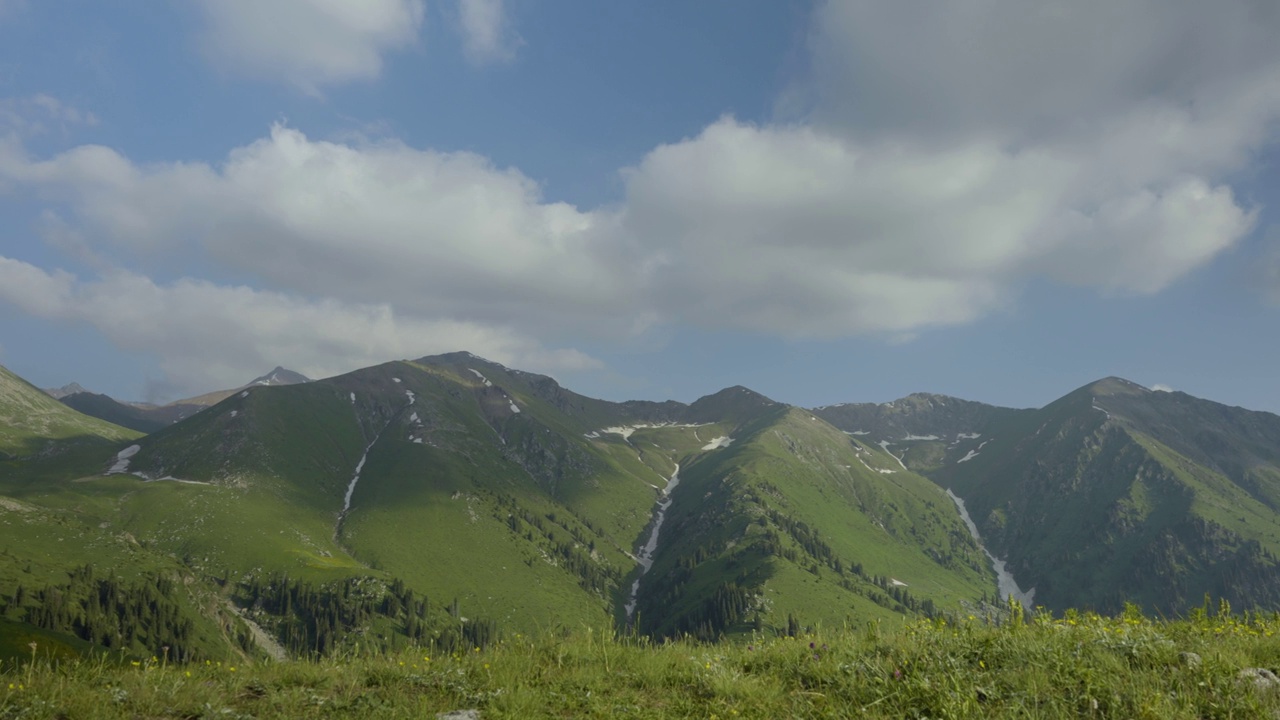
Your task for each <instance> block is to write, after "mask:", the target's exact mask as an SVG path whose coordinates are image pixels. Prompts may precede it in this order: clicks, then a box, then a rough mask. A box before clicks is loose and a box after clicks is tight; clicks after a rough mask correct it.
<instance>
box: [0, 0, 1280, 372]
mask: <svg viewBox="0 0 1280 720" xmlns="http://www.w3.org/2000/svg"><path fill="white" fill-rule="evenodd" d="M922 2H923V0H920V1H917V0H907V1H906V2H904V3H898V4H885V3H878V2H875V3H873V2H859V1H853V0H851V1H849V2H830V3H826V4H823V5H821V6H819V8H818V9H817V11H816V17H815V24H814V28H815V29H814V36H813V41H812V43H813V65H814V67H815V71H814V75H813V78H812V81H811V87H810V90H811V97H812V98H813V108H812V112H811V113H810V115H809V117H808V119H806V120H805V121H803V122H795V123H790V124H786V123H763V124H756V123H748V122H742V121H739V120H737V119H734V118H732V117H724V118H720V119H718V120H716V121H714V122H712V123H710V124H709V125H707V126H706V127H705V128H704V129H703V130H702V131H701V132H699V133H697V134H696V135H694V136H692V137H689V138H685V139H682V140H678V141H673V142H671V143H668V144H664V145H661V146H659V147H656V148H654V149H653V150H652V151H651V152H649V153H647V154H646V155H645V156H644V157H643V158H642V159H641V160H640V161H639V162H638V163H637V164H636V165H635V166H634V167H632V168H627V169H625V170H623V177H624V180H625V188H626V190H625V194H624V196H623V197H622V198H620V199H619V202H618V203H617V204H616V205H611V206H605V207H599V208H578V207H574V206H571V205H568V204H565V203H561V202H556V201H555V199H554V198H550V199H548V198H544V197H543V196H542V193H541V190H540V188H539V187H538V186H537V184H536V183H535V182H533V181H532V180H530V179H529V178H528V177H527V176H526V175H524V174H523V173H521V172H520V171H519V170H517V169H512V168H501V167H497V166H495V165H494V164H493V163H491V162H490V161H488V160H487V159H486V158H484V157H482V156H479V155H475V154H471V153H460V152H453V153H446V152H438V151H434V150H431V149H422V148H415V147H410V146H408V145H405V144H403V143H401V142H397V141H394V140H390V141H381V142H366V141H348V142H335V141H326V140H318V139H315V138H311V137H308V136H307V135H305V134H304V133H303V132H302V131H300V130H298V129H296V128H292V127H288V126H284V125H278V126H276V127H274V128H272V130H271V132H270V133H269V134H268V135H267V136H265V137H263V138H261V139H259V140H258V141H256V142H253V143H250V144H247V145H244V146H242V147H238V148H233V149H231V150H229V152H228V153H227V155H226V157H225V159H224V160H222V161H221V162H219V163H216V164H211V163H192V162H171V163H160V164H149V165H143V164H139V163H136V162H134V161H132V160H131V159H130V158H128V157H126V156H124V155H122V154H121V153H119V152H117V151H115V150H113V149H111V148H106V147H97V146H81V147H77V148H73V149H71V150H68V151H66V152H63V153H60V154H57V155H53V156H51V157H47V158H33V157H29V156H28V155H27V154H26V153H25V152H24V150H23V148H22V146H21V145H20V144H15V143H12V142H10V143H9V144H8V145H3V144H0V183H5V182H7V183H10V184H13V185H18V186H22V187H26V188H30V189H32V190H33V191H34V192H37V193H39V194H40V196H41V197H43V198H45V199H46V201H47V203H48V208H46V209H47V210H48V212H49V213H50V215H48V216H47V217H46V218H45V220H44V222H43V226H44V227H45V228H46V230H47V231H48V232H50V233H55V232H56V234H57V237H58V238H59V242H62V243H64V244H65V245H66V246H67V247H74V248H77V252H78V253H80V254H82V255H87V254H93V253H98V254H101V255H108V256H113V255H114V256H121V257H128V256H130V255H133V256H136V257H147V258H155V257H156V256H157V255H159V254H162V253H164V252H168V253H174V254H176V255H178V256H180V257H186V256H187V255H189V254H190V253H196V254H197V256H198V257H200V258H203V259H212V260H214V261H216V262H217V263H218V265H219V266H220V267H221V268H223V269H226V270H230V271H231V273H232V274H233V275H234V276H236V277H249V278H252V279H253V280H254V282H255V285H256V286H258V287H261V288H264V289H263V290H254V291H250V290H246V289H243V288H240V289H236V288H222V287H221V286H217V287H218V288H219V289H218V291H219V292H229V293H230V292H232V291H235V292H248V293H253V296H254V297H256V298H271V299H273V300H272V301H271V303H268V304H269V305H270V306H271V307H273V308H276V310H275V311H274V312H275V313H276V315H278V316H279V317H284V315H285V314H286V310H290V311H294V312H296V313H297V314H298V316H299V317H301V318H303V319H304V320H307V322H300V323H298V326H299V327H301V326H303V325H310V324H312V323H311V322H310V319H311V318H313V317H314V316H313V315H308V314H307V313H308V312H311V309H313V308H315V307H316V303H326V302H332V303H335V304H336V305H335V307H340V308H347V312H351V313H356V316H358V317H362V318H364V320H363V321H361V322H367V323H369V324H371V325H373V326H377V323H376V322H372V321H371V320H369V318H370V317H372V315H370V314H369V313H372V312H373V311H372V310H369V308H375V309H376V308H383V309H385V311H386V312H388V313H391V317H393V318H394V319H395V326H396V327H401V326H403V325H404V324H406V323H411V322H423V323H427V322H450V323H459V324H460V325H459V327H478V328H508V329H513V328H514V329H518V330H513V331H512V332H515V333H516V335H515V336H516V337H522V338H541V339H543V340H544V341H546V340H547V339H550V338H554V339H555V342H556V343H564V344H569V345H572V344H575V343H580V342H583V341H584V340H589V341H600V340H607V339H617V338H619V337H627V336H634V335H635V334H636V333H643V332H644V331H645V330H646V329H647V328H649V327H651V326H652V325H654V324H663V323H666V324H680V323H685V324H693V325H699V326H704V327H716V328H725V327H730V328H737V329H744V330H748V331H754V332H759V333H766V334H772V335H781V336H789V337H839V336H847V335H851V334H857V333H878V334H882V335H883V336H884V337H886V338H890V339H892V338H901V337H907V336H910V335H912V334H915V333H919V332H921V331H922V330H925V329H927V328H929V327H934V326H943V325H957V324H963V323H967V322H971V321H973V320H975V319H977V318H980V317H983V316H984V315H986V314H989V313H992V312H998V311H1000V310H1001V309H1002V308H1004V307H1007V306H1009V305H1011V304H1012V303H1014V302H1016V300H1017V294H1018V292H1019V289H1020V288H1021V287H1024V286H1025V285H1026V284H1027V283H1030V282H1056V283H1063V284H1070V285H1076V286H1082V287H1087V288H1093V289H1096V290H1097V291H1099V292H1101V293H1104V294H1151V293H1157V292H1160V291H1161V290H1163V289H1164V288H1166V287H1168V286H1169V285H1170V284H1172V283H1175V282H1177V281H1178V280H1179V279H1180V278H1182V277H1185V276H1186V275H1187V274H1188V273H1190V272H1193V271H1194V270H1195V269H1196V268H1198V267H1201V266H1203V265H1205V264H1206V263H1209V262H1211V261H1212V260H1213V259H1214V258H1215V257H1218V256H1219V255H1221V254H1222V253H1223V252H1224V251H1225V250H1227V249H1229V248H1231V247H1233V246H1235V245H1236V244H1238V243H1239V242H1240V239H1241V238H1242V237H1244V236H1246V235H1247V234H1249V233H1250V232H1251V231H1252V230H1253V228H1254V226H1255V224H1256V220H1257V212H1256V209H1254V208H1251V207H1248V206H1247V205H1245V204H1243V203H1242V202H1241V201H1240V200H1239V199H1238V194H1237V193H1236V192H1235V191H1234V190H1233V188H1232V186H1231V185H1230V182H1229V179H1230V178H1231V177H1232V176H1233V173H1235V172H1237V171H1239V170H1241V169H1243V168H1245V167H1247V165H1248V164H1249V163H1250V162H1251V160H1252V158H1254V157H1257V156H1258V154H1259V152H1261V151H1262V150H1263V149H1265V148H1266V147H1268V146H1269V144H1270V143H1273V142H1274V141H1275V139H1276V138H1275V128H1276V127H1277V123H1278V122H1280V46H1277V45H1276V44H1275V43H1274V42H1272V38H1274V37H1276V36H1280V6H1275V5H1274V3H1262V2H1257V1H1255V0H1230V1H1228V2H1223V3H1217V4H1214V5H1213V6H1212V7H1210V6H1208V5H1205V6H1203V7H1202V6H1201V5H1199V4H1195V3H1190V2H1180V1H1179V2H1176V3H1175V4H1173V5H1170V4H1169V3H1168V2H1166V1H1165V0H1114V1H1112V0H1108V2H1102V1H1101V0H1083V1H1082V2H1074V3H1055V4H1050V5H1045V4H1034V3H1033V4H1030V5H1028V4H1026V3H1022V2H1017V1H1016V0H981V1H980V2H979V1H978V0H958V1H957V2H952V3H947V4H946V7H945V8H934V4H933V3H929V4H928V6H927V9H929V10H930V11H928V12H926V11H925V10H926V7H925V5H923V4H921V3H922ZM470 5H471V3H466V2H464V3H463V4H462V5H460V9H461V12H460V18H461V19H462V21H463V25H464V27H465V26H466V24H467V22H468V21H467V20H466V17H467V12H468V11H467V9H466V8H467V7H468V6H470ZM210 7H211V8H212V7H213V6H212V5H211V6H210ZM218 7H223V6H222V5H221V4H219V5H218ZM225 7H227V8H233V9H231V10H209V12H212V13H218V12H226V13H234V12H236V11H235V10H234V8H243V7H247V5H241V4H238V3H228V4H227V5H226V6H225ZM254 7H258V6H257V5H255V6H254ZM283 7H290V8H295V9H296V8H302V7H305V8H307V9H308V12H313V13H319V14H320V15H324V13H325V12H328V13H330V14H331V15H332V13H337V12H341V11H339V10H335V9H334V8H335V7H336V5H330V4H326V3H319V2H315V3H297V2H295V3H294V4H280V5H276V4H272V8H276V9H271V10H265V9H260V10H254V11H252V12H263V13H277V12H283V11H282V10H279V9H278V8H283ZM344 7H345V5H344ZM376 7H378V8H382V9H383V10H384V11H385V12H384V13H383V14H382V15H379V14H378V13H377V12H375V13H373V14H374V16H376V17H382V18H383V20H384V21H386V22H382V21H369V22H370V23H372V24H366V25H364V26H361V27H365V28H366V30H367V29H368V28H369V27H374V28H378V27H384V25H386V26H389V24H391V23H390V21H387V20H386V18H389V17H393V16H395V13H394V12H392V10H394V9H396V8H399V10H400V11H403V12H407V13H409V15H408V16H407V18H408V21H407V22H402V23H400V24H401V25H403V26H407V27H411V28H414V30H413V32H416V27H417V23H420V22H421V17H420V14H421V13H420V10H421V8H420V6H419V5H416V4H411V3H385V4H380V5H377V6H376ZM415 8H416V9H417V10H416V12H417V15H416V16H415V15H414V13H415ZM486 8H488V10H486ZM495 8H496V9H495ZM473 10H474V11H475V12H476V13H478V14H477V15H475V17H476V18H480V20H477V21H476V23H477V24H476V27H477V28H481V29H483V28H493V27H498V25H494V24H493V23H490V22H489V21H488V20H486V18H488V19H489V20H492V19H493V18H495V17H496V18H501V15H502V14H501V6H500V4H492V5H486V4H484V3H480V4H476V5H475V6H474V8H473ZM935 10H936V13H935V12H933V11H935ZM322 11H323V12H322ZM244 12H246V13H249V12H250V11H247V10H246V11H244ZM485 12H489V14H488V15H486V14H484V13H485ZM495 13H496V14H495ZM243 17H248V15H244V16H243ZM400 19H401V20H404V19H405V16H403V15H402V16H400ZM481 20H484V22H481ZM335 32H336V31H335ZM344 32H346V31H344ZM486 32H488V31H486ZM495 32H496V31H495ZM357 35H358V38H357V39H356V40H351V42H352V43H354V44H355V45H358V46H360V47H365V48H373V50H372V52H371V54H370V55H369V57H372V58H373V61H372V62H373V64H372V65H362V66H360V67H365V68H366V69H367V68H370V67H372V68H373V70H371V72H373V73H375V74H376V67H377V62H378V58H379V57H380V55H379V53H380V52H381V51H382V50H385V49H386V48H388V47H392V46H394V42H391V41H385V42H384V41H382V40H371V39H370V38H382V37H390V36H384V35H380V34H378V32H374V31H368V32H365V31H361V32H360V33H357ZM480 35H481V36H482V37H498V35H493V34H490V35H488V36H485V35H484V34H483V33H480ZM272 37H273V40H274V39H275V36H274V35H273V36H272ZM396 37H399V36H396ZM395 42H399V41H398V40H397V41H395ZM341 44H342V43H339V45H341ZM291 47H293V46H292V45H290V44H289V43H285V44H284V49H281V50H279V52H291V53H292V52H294V50H292V49H289V48H291ZM307 47H309V46H307ZM1184 48H1191V49H1192V50H1195V49H1197V48H1198V49H1200V50H1201V51H1202V52H1201V51H1196V52H1193V51H1186V52H1184V51H1183V50H1182V49H1184ZM305 56H306V53H299V54H296V55H295V59H297V58H299V57H302V58H305ZM342 56H343V53H342V52H339V53H337V57H342ZM304 64H305V63H304ZM283 66H285V67H294V68H295V69H296V67H299V66H298V65H289V64H288V63H285V64H284V65H283ZM307 72H311V73H313V74H312V75H311V76H310V78H311V79H310V82H311V83H313V84H317V83H322V82H336V81H339V80H340V79H341V77H354V76H339V75H333V74H329V75H325V74H314V73H316V72H318V71H316V70H315V67H311V68H310V69H309V70H307ZM361 72H364V71H361ZM304 74H305V73H304ZM357 76H361V77H363V75H358V74H357ZM295 80H296V78H295ZM153 261H154V260H153ZM120 262H121V263H122V264H125V263H124V261H123V260H122V261H120ZM1277 267H1280V265H1277ZM34 270H35V271H37V272H41V273H43V272H44V271H40V270H38V269H34ZM9 272H10V273H11V275H12V279H13V282H14V283H15V284H16V283H18V282H24V283H28V284H30V283H41V282H44V283H48V284H49V285H50V287H51V288H55V289H56V288H57V287H59V283H60V282H61V283H63V284H69V287H71V288H72V290H68V291H67V292H68V293H71V295H72V296H73V297H79V296H82V295H84V293H86V292H88V289H90V288H91V289H96V290H97V291H100V292H104V293H105V292H107V291H108V290H112V289H118V291H119V292H120V293H121V294H122V296H126V295H127V296H129V297H135V298H141V297H142V295H143V294H134V295H128V294H127V293H125V289H127V288H133V289H136V287H138V286H141V284H142V283H143V281H145V280H146V279H145V278H141V277H138V276H129V277H132V280H131V281H130V284H128V285H127V288H124V287H118V286H117V285H115V284H113V283H112V282H110V281H109V280H110V278H111V277H113V276H112V275H111V274H110V273H109V272H107V271H103V272H104V275H103V279H102V280H101V281H100V282H99V281H91V282H88V283H86V282H84V281H79V280H74V279H71V280H67V279H66V278H63V277H62V276H60V275H58V274H57V273H53V272H50V273H45V279H43V280H41V277H40V276H35V277H34V279H33V277H31V276H30V275H31V272H32V270H22V269H14V268H12V267H11V268H10V269H9ZM60 278H61V279H60ZM184 282H190V283H194V285H193V287H194V286H199V282H200V281H195V280H192V281H184ZM15 286H16V285H15ZM157 287H160V288H161V290H164V291H165V292H178V291H179V290H180V289H183V288H185V286H183V287H182V288H180V287H179V286H177V285H170V286H157ZM184 291H185V290H184ZM206 291H209V290H208V288H206ZM192 292H193V291H192ZM77 293H79V294H78V295H77ZM49 297H57V295H56V293H55V294H50V295H49ZM234 297H239V295H234ZM304 298H319V299H318V300H313V299H304ZM31 302H34V301H31ZM102 302H103V304H107V303H106V300H105V299H103V301H102ZM262 302H264V303H265V302H266V300H262ZM174 306H175V307H181V305H180V304H175V305H174ZM362 308H363V309H362ZM361 309H362V310H361ZM31 312H48V311H47V310H45V311H41V310H39V309H38V308H34V309H32V310H31ZM360 313H365V314H364V315H360ZM93 317H97V316H93ZM91 321H93V322H95V323H106V322H107V321H106V320H105V319H101V318H100V319H96V320H93V319H92V318H91ZM319 324H320V325H323V323H319ZM352 324H353V325H354V324H358V323H357V321H354V320H353V321H352ZM175 332H176V329H175ZM299 332H301V331H299ZM312 336H313V337H315V338H318V339H316V340H314V343H316V346H317V347H318V346H321V345H324V343H328V342H332V341H331V340H327V339H325V337H326V336H325V335H324V331H320V330H316V331H314V332H313V334H312ZM504 336H505V335H504ZM255 337H257V336H255ZM387 337H391V335H388V336H387ZM397 337H398V336H397ZM462 339H466V338H465V337H464V338H462ZM322 341H323V342H322ZM260 342H263V343H265V344H264V345H263V347H266V348H268V349H271V350H276V349H278V348H277V346H276V345H274V344H271V343H270V342H268V341H266V340H261V341H260ZM494 342H496V341H494ZM247 344H248V341H246V343H245V345H246V346H247ZM376 347H377V348H378V349H379V352H381V351H382V350H383V349H394V348H395V347H397V346H395V345H394V344H391V343H390V341H385V342H382V344H378V345H376ZM470 349H473V350H475V351H476V352H483V349H482V348H477V347H471V348H470ZM506 352H508V353H515V352H516V351H515V350H510V349H508V350H506ZM521 352H526V353H533V352H534V351H533V350H523V351H521ZM348 355H349V356H352V357H354V355H352V354H351V353H348ZM508 356H509V355H508ZM271 362H272V363H274V362H275V361H274V360H273V361H271ZM300 369H303V368H302V367H301V366H300ZM241 374H242V373H241Z"/></svg>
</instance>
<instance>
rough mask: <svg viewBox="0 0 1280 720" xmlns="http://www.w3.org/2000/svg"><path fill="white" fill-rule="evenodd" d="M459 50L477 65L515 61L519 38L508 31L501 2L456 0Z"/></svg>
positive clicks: (508, 22)
mask: <svg viewBox="0 0 1280 720" xmlns="http://www.w3.org/2000/svg"><path fill="white" fill-rule="evenodd" d="M458 24H459V26H460V28H461V30H462V41H463V50H464V52H465V53H466V56H467V59H469V60H470V61H471V62H473V63H475V64H477V65H484V64H488V63H494V62H505V61H509V60H511V59H512V58H514V57H515V54H516V48H517V47H518V46H519V45H520V38H519V36H517V35H516V34H515V33H514V32H513V31H512V29H511V27H510V20H509V18H508V16H507V10H506V7H505V4H504V1H503V0H458Z"/></svg>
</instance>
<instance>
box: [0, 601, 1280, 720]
mask: <svg viewBox="0 0 1280 720" xmlns="http://www.w3.org/2000/svg"><path fill="white" fill-rule="evenodd" d="M1278 631H1280V618H1278V617H1277V616H1274V615H1270V616H1266V617H1262V616H1245V617H1239V616H1229V615H1219V616H1218V617H1208V616H1207V615H1206V614H1203V613H1201V614H1198V615H1197V616H1196V617H1194V618H1192V619H1189V620H1180V621H1151V620H1148V619H1146V618H1143V617H1142V616H1141V615H1139V614H1138V613H1136V612H1129V613H1126V614H1125V615H1123V616H1121V617H1117V618H1102V617H1099V616H1096V615H1091V614H1076V613H1068V614H1067V615H1066V616H1065V617H1061V618H1052V617H1049V616H1044V615H1041V616H1037V617H1036V618H1034V619H1029V620H1025V621H1024V620H1023V619H1022V618H1021V617H1020V616H1018V615H1016V614H1015V616H1014V617H1013V619H1012V621H1011V622H1009V623H1006V624H1005V625H1004V626H1003V627H991V626H988V625H985V624H982V623H981V622H979V621H977V620H967V621H961V622H959V623H947V622H945V621H931V622H917V623H911V624H904V625H900V626H895V627H889V625H888V624H870V625H868V626H866V627H863V628H841V629H836V630H820V631H818V632H815V633H813V634H811V635H807V636H803V637H796V638H788V637H779V638H757V639H756V640H754V641H749V642H746V643H733V644H698V643H670V644H664V645H655V644H650V643H648V642H647V641H645V640H643V639H631V638H623V639H615V638H614V637H613V636H612V634H611V633H610V632H608V631H593V630H585V629H584V630H581V631H579V632H576V633H573V634H571V635H569V636H566V637H550V636H547V637H539V638H528V637H523V636H520V635H516V636H513V637H510V638H507V639H506V640H505V641H504V642H501V643H498V644H496V645H495V646H493V647H491V648H489V649H486V650H483V651H481V650H479V649H472V650H471V651H469V652H456V653H454V654H452V655H445V656H432V655H430V654H428V653H425V652H422V651H418V652H403V653H398V654H391V655H380V656H370V657H364V656H360V655H358V654H355V655H347V656H341V657H334V658H329V659H326V660H323V661H319V662H286V663H277V664H259V665H254V666H248V667H246V666H237V665H232V664H228V663H222V664H219V663H216V662H214V663H210V664H197V665H175V664H170V663H166V662H165V661H164V659H163V658H152V659H150V660H147V661H133V662H124V663H120V662H116V661H112V660H110V659H107V658H103V657H98V658H95V659H86V660H72V661H55V660H48V659H43V658H41V656H40V653H39V652H38V649H33V657H34V658H35V659H34V661H28V662H26V663H23V664H21V665H16V666H8V667H6V668H5V671H4V673H3V676H2V677H0V718H99V717H101V718H214V717H217V718H250V717H252V718H275V717H288V718H335V717H338V718H341V717H358V718H401V717H403V718H422V717H426V718H431V717H435V716H436V714H438V713H445V712H449V711H454V710H460V709H475V710H477V711H478V712H479V716H480V717H482V718H533V717H565V718H568V717H573V718H578V717H600V718H605V717H610V718H612V717H634V718H656V717H700V718H777V717H813V718H823V717H853V716H857V717H872V718H1153V719H1155V718H1159V719H1161V720H1167V719H1177V718H1269V717H1280V688H1278V687H1263V686H1262V685H1260V684H1258V683H1255V682H1254V681H1252V680H1248V681H1246V680H1243V679H1242V678H1241V673H1242V671H1245V670H1248V669H1251V668H1263V669H1269V670H1272V671H1274V670H1277V669H1280V640H1278V639H1277V637H1276V633H1277V632H1278Z"/></svg>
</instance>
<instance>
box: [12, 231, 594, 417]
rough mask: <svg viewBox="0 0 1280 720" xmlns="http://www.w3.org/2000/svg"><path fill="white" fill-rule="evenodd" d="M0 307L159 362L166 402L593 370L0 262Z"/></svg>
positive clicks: (496, 335) (320, 307)
mask: <svg viewBox="0 0 1280 720" xmlns="http://www.w3.org/2000/svg"><path fill="white" fill-rule="evenodd" d="M0 300H3V301H7V302H8V303H11V304H13V305H14V306H16V307H17V308H19V309H21V310H22V311H24V312H26V313H28V314H31V315H34V316H37V317H41V318H46V319H50V320H59V321H67V322H81V323H86V324H89V325H91V326H93V327H95V328H96V329H97V330H99V331H100V332H101V333H102V334H103V335H104V336H106V337H107V338H108V339H109V340H110V341H111V342H112V343H114V344H115V345H116V346H118V347H121V348H124V349H128V350H131V351H141V352H146V353H148V354H153V355H155V356H156V357H158V358H160V367H161V369H162V370H163V371H164V372H165V375H166V379H167V382H166V383H165V386H164V387H163V388H160V390H161V391H162V392H163V393H164V394H165V395H169V396H172V395H174V394H179V395H180V394H188V393H194V392H203V391H207V390H208V389H209V388H210V387H215V386H216V387H234V386H235V385H237V384H239V383H242V382H244V378H245V376H246V373H252V372H257V370H253V368H262V367H270V366H272V365H275V364H285V365H288V366H289V367H291V368H294V369H297V370H298V371H300V372H302V373H303V374H306V375H309V376H311V377H327V376H330V375H334V374H338V373H341V372H346V371H350V370H354V369H356V368H359V367H365V366H368V365H374V364H377V363H381V362H385V361H387V360H391V359H395V358H409V357H419V356H421V355H425V354H432V353H439V352H449V351H453V350H457V349H460V348H467V349H470V350H473V351H474V352H476V353H478V354H481V355H483V356H485V357H488V358H490V359H494V360H497V361H499V362H503V363H507V364H511V365H515V366H518V367H524V368H530V369H539V370H544V371H554V370H576V369H584V368H594V367H598V366H599V363H598V361H596V360H595V359H593V358H591V357H589V356H587V355H584V354H583V353H580V352H577V351H574V350H570V349H554V348H546V347H544V346H542V345H540V344H539V343H538V342H536V341H534V340H533V339H531V338H530V337H528V336H526V335H523V334H521V333H519V332H518V331H514V330H512V329H511V328H503V327H497V326H485V325H480V324H477V323H468V322H459V321H455V320H448V319H438V320H432V319H423V318H419V317H413V316H410V315H406V314H404V313H398V312H396V311H395V310H394V309H392V308H391V307H390V306H388V305H386V304H377V305H374V304H365V305H361V304H348V303H342V302H339V301H335V300H332V299H321V300H308V299H304V298H300V297H297V296H293V295H289V294H286V293H280V292H273V291H261V290H255V289H252V288H248V287H244V286H227V285H217V284H214V283H211V282H208V281H204V280H198V279H191V278H184V279H181V280H178V281H176V282H173V283H170V284H158V283H156V282H154V281H152V280H151V279H149V278H147V277H144V276H141V275H138V274H135V273H132V272H127V271H123V270H117V271H114V272H110V273H108V274H105V275H104V276H102V277H100V278H97V279H93V280H87V281H86V280H82V279H80V278H77V277H75V276H74V275H71V274H69V273H66V272H62V271H55V272H46V271H45V270H43V269H41V268H38V267H35V266H33V265H30V264H28V263H25V262H21V261H18V260H13V259H10V258H6V257H3V256H0Z"/></svg>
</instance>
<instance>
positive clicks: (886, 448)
mask: <svg viewBox="0 0 1280 720" xmlns="http://www.w3.org/2000/svg"><path fill="white" fill-rule="evenodd" d="M876 444H877V445H879V446H880V449H881V450H884V451H885V452H887V453H889V457H892V458H893V459H894V460H897V461H898V464H899V465H901V466H902V469H903V470H906V469H907V466H906V464H905V463H903V462H902V458H900V457H898V456H897V455H894V454H893V451H892V450H890V449H889V444H890V443H889V441H888V440H881V441H880V442H878V443H876Z"/></svg>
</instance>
